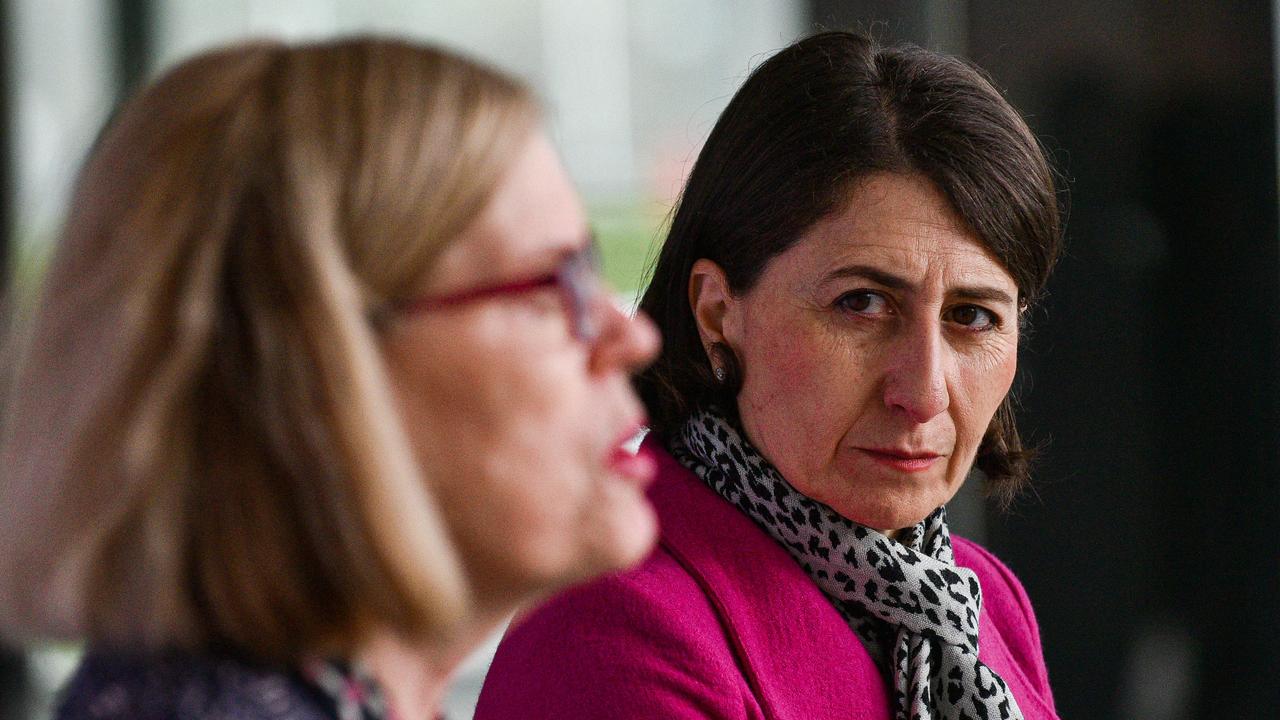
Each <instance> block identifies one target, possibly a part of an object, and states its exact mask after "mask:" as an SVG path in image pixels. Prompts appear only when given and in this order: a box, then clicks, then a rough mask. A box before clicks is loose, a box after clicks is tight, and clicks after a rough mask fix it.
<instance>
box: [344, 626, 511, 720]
mask: <svg viewBox="0 0 1280 720" xmlns="http://www.w3.org/2000/svg"><path fill="white" fill-rule="evenodd" d="M505 617H506V616H505V615H498V616H496V617H492V618H486V619H483V620H482V619H480V618H476V619H474V620H472V621H471V622H468V623H466V626H465V627H464V628H463V629H461V630H459V631H457V632H454V633H452V634H451V635H450V636H449V637H448V638H446V639H445V640H443V641H442V640H440V639H438V638H435V639H430V640H417V641H415V640H408V639H405V638H403V637H401V636H400V635H398V634H396V633H393V632H391V631H387V630H381V631H378V632H377V633H375V634H374V636H373V637H371V638H370V639H369V642H368V643H367V644H366V645H365V648H364V650H363V651H362V652H361V653H360V655H361V659H362V660H363V661H364V662H365V663H367V664H368V666H369V668H370V670H371V671H372V672H373V676H374V677H375V678H377V680H378V682H379V683H380V684H381V685H382V688H383V692H385V693H386V696H387V700H388V702H389V703H390V704H391V708H392V710H393V711H394V712H393V715H394V717H396V718H397V719H398V720H430V719H432V718H436V717H439V716H440V714H441V707H442V703H443V702H444V697H445V692H446V691H447V690H448V687H449V682H450V681H451V680H452V679H453V673H454V671H455V670H457V668H458V665H459V664H460V663H461V662H462V661H463V660H464V659H466V657H467V655H468V654H470V653H471V652H472V651H473V650H475V649H476V648H477V647H479V645H480V644H481V643H482V642H484V640H485V639H486V638H487V637H489V635H490V634H491V633H493V632H494V631H495V630H496V629H497V628H498V626H499V625H500V624H501V622H502V620H503V619H505Z"/></svg>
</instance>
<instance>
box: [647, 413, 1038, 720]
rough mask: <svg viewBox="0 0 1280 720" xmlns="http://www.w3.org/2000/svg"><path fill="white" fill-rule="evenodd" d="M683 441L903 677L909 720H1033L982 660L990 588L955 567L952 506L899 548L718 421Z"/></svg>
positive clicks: (688, 458)
mask: <svg viewBox="0 0 1280 720" xmlns="http://www.w3.org/2000/svg"><path fill="white" fill-rule="evenodd" d="M671 444H672V446H673V447H672V448H671V450H672V453H673V454H674V455H675V457H676V459H677V460H679V461H680V462H681V464H683V465H684V466H685V467H687V468H689V469H690V470H692V471H693V472H694V473H696V474H697V475H698V477H700V478H702V480H703V481H704V482H706V483H707V484H708V485H710V486H711V488H712V489H714V490H715V491H716V492H718V493H719V494H720V495H721V496H723V497H724V498H725V499H726V500H728V501H729V502H731V503H733V504H734V505H735V506H736V507H737V508H738V509H739V510H741V511H742V512H744V513H746V514H747V516H748V517H750V518H751V519H753V520H754V521H755V522H756V524H758V525H759V526H760V527H761V528H763V529H764V530H765V531H766V532H768V533H769V534H770V535H772V536H773V538H774V539H775V540H777V541H778V542H779V543H781V544H782V546H783V547H785V548H786V549H787V551H788V552H789V553H791V556H792V557H794V558H795V559H796V561H797V562H799V563H800V565H801V566H803V567H804V570H805V572H806V573H807V574H808V575H809V577H811V578H813V581H814V582H815V583H817V585H818V587H819V588H821V589H822V591H823V592H824V593H825V594H826V595H827V597H828V598H829V599H830V600H831V602H832V604H834V605H835V607H836V609H837V610H839V612H840V614H841V615H842V616H844V618H845V620H846V621H847V622H848V623H849V626H850V627H851V628H852V629H853V631H854V632H855V634H856V635H857V636H858V638H860V639H861V640H862V642H863V645H864V646H865V647H866V648H867V650H868V651H869V652H870V653H871V655H872V657H873V658H875V659H876V661H877V662H878V663H879V665H880V667H881V668H882V669H884V670H885V671H886V673H887V674H891V676H892V677H891V680H892V684H893V702H894V717H895V718H896V719H897V720H943V719H944V718H945V719H946V720H975V719H977V718H982V719H984V720H995V719H996V718H1001V719H1002V720H1015V719H1016V720H1021V718H1022V712H1021V711H1020V710H1019V709H1018V704H1017V703H1016V702H1015V701H1014V699H1013V694H1012V693H1010V692H1009V688H1008V686H1006V685H1005V683H1004V680H1002V679H1001V678H1000V676H999V675H997V674H996V673H995V671H993V670H992V669H991V668H989V667H987V665H986V664H985V663H983V662H982V661H981V660H979V659H978V611H979V609H980V608H981V607H982V589H981V588H980V587H979V585H978V578H977V577H976V576H975V575H974V574H973V571H972V570H969V569H967V568H961V567H956V565H955V559H954V558H953V556H952V552H951V535H950V533H949V532H948V531H947V521H946V512H945V510H944V509H943V508H938V509H937V510H936V511H934V512H933V514H931V515H929V517H927V518H925V519H924V520H923V521H921V522H920V523H919V524H917V525H915V526H914V527H911V528H907V529H905V530H904V531H903V533H902V536H901V538H900V539H899V540H897V541H896V542H895V541H894V540H891V539H889V538H888V537H886V536H885V535H883V534H881V533H879V532H876V531H875V530H871V529H869V528H866V527H863V526H861V525H858V524H857V523H854V522H851V521H850V520H847V519H845V518H844V517H842V516H840V515H839V514H837V513H836V512H835V511H834V510H832V509H831V508H830V507H827V506H826V505H824V504H822V503H820V502H818V501H816V500H813V499H811V498H809V497H807V496H805V495H803V494H801V493H800V492H799V491H797V490H796V489H795V488H793V487H792V486H791V485H790V483H788V482H787V481H786V480H785V479H784V478H783V477H782V475H781V474H779V473H778V471H777V470H776V469H775V468H774V467H773V465H771V464H770V463H769V461H768V460H766V459H764V457H762V456H761V455H760V454H759V453H758V452H757V451H756V450H755V448H753V447H752V446H751V444H750V443H748V442H747V441H746V439H745V438H743V437H742V435H740V434H739V433H738V431H737V430H736V429H735V428H734V427H733V426H732V425H730V424H729V423H728V422H727V421H725V420H724V419H723V418H722V417H720V416H719V415H718V414H716V413H713V412H706V411H702V412H697V413H695V414H694V415H693V416H692V417H691V418H690V419H689V421H688V422H687V423H686V424H685V426H684V429H683V432H682V433H681V436H680V437H678V438H674V439H673V440H672V442H671Z"/></svg>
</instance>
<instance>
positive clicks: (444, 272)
mask: <svg viewBox="0 0 1280 720" xmlns="http://www.w3.org/2000/svg"><path fill="white" fill-rule="evenodd" d="M585 236H586V212H585V210H584V209H583V207H582V202H581V200H580V199H579V198H578V194H577V192H576V191H575V190H574V188H573V184H572V182H571V181H570V180H569V177H568V174H567V173H566V172H565V170H564V167H563V165H562V164H561V163H560V159H559V157H558V156H557V154H556V152H555V149H554V148H552V146H551V143H550V141H549V140H548V139H547V138H546V136H545V135H544V134H543V133H542V132H540V131H539V132H535V133H533V134H532V135H531V136H530V138H529V140H528V141H526V142H525V143H524V145H523V146H522V147H521V150H520V151H519V152H518V153H517V154H516V156H515V157H514V158H513V159H512V162H511V165H510V166H509V167H508V168H507V170H506V172H505V173H504V174H503V176H502V179H501V180H499V182H498V184H497V186H496V187H495V189H494V192H493V195H492V196H491V197H490V198H489V202H488V204H487V205H486V206H485V208H484V210H483V211H481V213H480V215H479V216H478V217H477V218H476V220H475V222H473V223H472V224H471V225H470V226H468V227H467V228H466V229H465V230H464V231H463V232H462V233H461V234H460V235H459V236H458V238H457V239H456V240H454V242H452V243H450V245H449V247H448V248H447V249H446V250H445V251H444V253H443V254H442V255H441V257H440V261H439V264H438V265H437V270H436V271H435V272H434V273H433V276H434V277H435V278H436V279H437V282H435V283H433V284H435V285H442V286H443V285H448V286H453V285H466V284H467V282H469V281H474V280H480V279H487V278H494V277H504V276H509V275H513V274H518V273H520V272H522V271H523V272H526V273H527V272H529V271H531V270H542V269H545V266H547V265H548V264H550V263H552V262H554V260H555V259H556V258H558V257H562V256H563V255H564V254H565V253H566V252H568V251H570V250H573V249H575V248H577V247H579V246H580V245H581V244H582V242H583V240H584V238H585Z"/></svg>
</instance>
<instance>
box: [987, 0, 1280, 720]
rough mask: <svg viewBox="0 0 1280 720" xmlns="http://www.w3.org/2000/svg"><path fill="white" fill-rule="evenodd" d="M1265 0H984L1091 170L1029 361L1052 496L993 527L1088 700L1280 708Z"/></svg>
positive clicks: (1135, 709)
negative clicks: (1276, 673) (1018, 0)
mask: <svg viewBox="0 0 1280 720" xmlns="http://www.w3.org/2000/svg"><path fill="white" fill-rule="evenodd" d="M1271 27H1272V24H1271V17H1270V8H1269V7H1268V4H1267V3H1257V2H1254V3H1244V2H1234V1H1231V0H1216V1H1209V2H1202V1H1201V0H1194V1H1192V0H1174V1H1172V2H1153V1H1149V0H1129V1H1122V0H1074V1H1073V2H1070V3H1059V4H1039V3H1036V4H1031V3H1014V2H1007V1H999V0H975V1H974V2H972V3H971V12H970V40H971V50H972V53H973V58H974V59H975V60H976V61H977V62H978V63H979V64H981V65H983V66H984V67H986V68H987V69H988V70H989V71H991V73H992V74H993V75H994V76H995V77H996V78H997V79H998V80H999V81H1000V82H1001V83H1003V84H1004V85H1005V86H1006V87H1007V90H1008V94H1009V96H1010V98H1011V99H1012V100H1013V102H1014V103H1015V104H1016V105H1018V106H1019V107H1021V108H1022V109H1024V110H1026V111H1028V113H1029V115H1030V121H1031V123H1032V125H1033V126H1034V127H1035V129H1036V131H1037V132H1038V133H1039V134H1040V135H1041V137H1043V138H1044V139H1045V140H1046V142H1047V143H1048V145H1049V146H1050V147H1051V148H1052V149H1054V150H1056V154H1057V156H1058V160H1059V164H1060V166H1061V167H1062V169H1063V170H1064V172H1065V174H1066V175H1067V176H1068V177H1069V178H1070V183H1069V185H1070V190H1071V215H1070V222H1069V224H1068V254H1067V256H1066V257H1065V258H1064V260H1063V262H1062V265H1061V266H1060V267H1059V270H1058V272H1057V273H1056V275H1055V277H1054V279H1053V282H1052V285H1051V294H1050V297H1049V300H1048V303H1047V307H1046V311H1045V313H1043V314H1042V316H1041V317H1038V318H1037V319H1036V320H1037V321H1036V335H1035V337H1034V338H1033V339H1032V342H1031V345H1030V347H1029V348H1028V350H1029V352H1027V353H1025V354H1024V357H1023V362H1024V370H1026V371H1028V372H1029V375H1030V378H1031V380H1032V382H1033V385H1034V389H1033V392H1031V393H1030V394H1029V395H1027V396H1026V412H1025V414H1024V418H1023V420H1024V428H1026V429H1029V430H1030V431H1031V432H1032V433H1033V434H1035V435H1036V436H1038V437H1040V438H1045V439H1048V440H1050V445H1049V446H1048V451H1047V453H1046V456H1045V461H1044V463H1043V464H1042V465H1041V467H1040V468H1039V472H1038V481H1039V484H1040V490H1039V499H1038V500H1037V501H1036V502H1032V503H1027V504H1024V506H1023V507H1022V508H1020V510H1019V512H1017V513H1016V514H1015V515H1013V516H1011V517H1008V518H1005V519H1003V520H1001V521H999V522H997V523H995V525H994V527H993V532H992V540H993V544H994V545H995V548H996V550H997V551H998V552H999V554H1000V555H1002V556H1003V557H1004V558H1005V559H1006V560H1007V561H1009V563H1010V564H1011V565H1013V566H1014V568H1015V569H1016V570H1017V571H1018V574H1019V576H1020V577H1021V578H1022V579H1023V581H1024V582H1025V583H1026V585H1027V587H1028V590H1029V591H1030V593H1031V595H1032V597H1033V598H1034V600H1035V603H1036V606H1037V610H1038V612H1039V616H1040V620H1041V628H1042V631H1043V638H1044V643H1045V651H1046V656H1047V658H1048V660H1049V666H1050V673H1051V677H1052V680H1053V683H1054V686H1055V689H1056V696H1057V698H1058V701H1059V708H1060V710H1061V712H1062V715H1063V716H1064V717H1088V718H1101V719H1104V720H1105V719H1108V718H1130V717H1143V718H1151V719H1152V720H1160V719H1161V718H1171V719H1172V718H1182V719H1189V718H1219V717H1224V718H1225V717H1230V718H1270V717H1274V716H1275V712H1276V708H1277V707H1280V683H1277V682H1276V681H1275V680H1274V678H1273V677H1272V676H1273V674H1274V669H1275V668H1276V667H1280V620H1278V619H1277V618H1280V563H1278V562H1277V560H1276V558H1277V557H1278V556H1280V553H1278V552H1277V551H1278V550H1280V533H1277V532H1276V530H1275V520H1274V518H1275V517H1276V516H1277V512H1280V483H1277V480H1276V479H1277V477H1280V407H1278V404H1277V397H1278V394H1280V393H1278V391H1280V355H1278V354H1277V349H1280V323H1278V322H1277V318H1278V317H1280V302H1278V301H1277V298H1280V245H1278V243H1277V239H1278V225H1280V223H1278V221H1277V197H1276V159H1275V143H1276V136H1275V132H1276V130H1275V109H1274V108H1275V105H1274V96H1273V95H1274V69H1273V61H1272V38H1271Z"/></svg>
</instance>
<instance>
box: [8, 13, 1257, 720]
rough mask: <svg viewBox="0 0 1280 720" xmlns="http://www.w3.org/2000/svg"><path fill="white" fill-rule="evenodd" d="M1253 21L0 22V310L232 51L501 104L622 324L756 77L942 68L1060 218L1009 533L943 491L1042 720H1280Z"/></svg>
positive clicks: (478, 671) (26, 694) (37, 698)
mask: <svg viewBox="0 0 1280 720" xmlns="http://www.w3.org/2000/svg"><path fill="white" fill-rule="evenodd" d="M1275 17H1276V11H1275V8H1274V7H1273V3H1270V2H1264V1H1263V0H1251V1H1250V0H1060V1H1059V2H1053V3H1049V2H1021V1H1019V0H889V1H884V2H870V1H867V2H862V1H858V0H431V1H430V2H425V1H422V0H219V1H218V2H206V1H204V0H0V87H2V88H3V92H2V93H0V248H2V249H3V251H2V252H0V277H3V278H6V279H7V282H6V292H8V293H10V294H11V296H12V297H11V300H18V301H20V300H21V297H22V295H23V293H25V292H27V291H28V290H29V288H30V286H31V282H32V281H33V280H34V279H35V278H37V277H38V275H39V272H40V268H41V265H42V262H43V258H44V257H45V255H46V253H47V251H48V249H49V247H50V245H51V243H52V241H53V239H54V237H55V236H56V233H57V231H58V227H59V224H60V222H61V219H62V217H63V214H64V210H65V203H66V201H67V195H68V189H69V186H70V183H71V181H72V178H73V177H74V174H75V172H76V171H77V169H78V167H79V165H80V163H81V162H82V159H83V158H84V155H85V152H86V149H87V147H88V145H89V144H90V143H91V142H92V139H93V137H94V136H95V134H96V133H97V131H98V129H99V127H100V126H101V124H102V123H103V122H104V120H105V119H106V118H107V117H108V115H109V114H110V112H111V109H112V107H113V106H114V105H115V104H116V103H117V102H118V101H119V100H120V98H121V97H122V96H123V95H125V94H126V93H128V92H129V90H130V89H131V88H132V87H134V86H135V85H136V84H137V83H139V82H141V81H145V80H146V79H147V78H149V77H152V76H153V75H154V74H155V73H156V72H158V71H159V70H161V69H163V68H165V67H167V66H168V65H170V64H171V63H173V62H174V61H176V60H178V59H180V58H182V57H184V56H186V55H188V54H190V53H192V52H194V51H197V50H200V49H202V48H205V47H208V46H210V45H215V44H220V43H225V42H230V41H234V40H237V39H240V38H244V37H247V36H271V37H282V38H286V39H302V38H312V37H323V36H328V35H333V34H338V33H349V32H377V33H394V34H398V35H405V36H409V37H413V38H419V39H424V40H430V41H434V42H439V43H442V44H445V45H448V46H450V47H454V48H457V49H461V50H463V51H465V52H468V53H471V54H473V55H475V56H479V57H481V58H484V59H487V60H489V61H490V62H492V63H494V64H496V65H498V66H500V67H502V68H504V69H506V70H507V71H509V72H512V73H514V74H516V75H518V76H520V77H523V78H524V79H525V80H527V81H528V82H529V83H530V84H531V85H532V86H533V87H535V88H536V89H537V91H538V92H539V94H540V95H541V96H542V98H543V99H544V101H545V103H546V106H547V110H548V120H549V125H550V127H551V130H552V133H553V136H554V137H555V138H556V140H557V142H558V143H559V145H560V147H561V148H562V152H563V153H564V156H565V159H566V162H567V165H568V167H569V170H570V173H571V174H572V175H573V177H574V178H575V180H576V181H577V183H578V185H579V188H580V190H581V191H582V193H583V194H584V196H585V197H586V198H587V200H588V204H589V206H590V214H591V216H592V220H593V223H594V224H595V226H596V228H597V231H598V233H599V235H600V236H601V240H602V243H603V245H604V250H605V263H606V273H607V274H608V275H609V277H610V279H611V280H612V282H613V284H614V287H615V288H616V289H617V290H618V291H619V292H620V293H622V294H623V295H624V296H625V297H627V298H629V299H631V298H634V297H635V294H636V291H637V290H638V289H639V287H640V286H641V283H642V282H643V271H644V264H645V260H646V258H647V257H648V256H649V254H650V252H651V250H652V247H653V244H654V243H655V241H658V240H660V238H661V233H662V224H663V221H664V218H665V216H666V213H667V212H668V210H669V209H670V206H671V203H672V201H673V199H674V198H675V197H676V195H677V193H678V191H679V188H680V185H681V183H682V181H683V178H684V176H685V174H686V172H687V170H688V168H689V166H690V164H691V163H692V160H693V158H694V157H695V156H696V153H697V151H698V148H699V147H700V145H701V143H702V141H703V139H704V138H705V137H706V135H707V133H708V132H709V131H710V129H711V125H712V124H713V123H714V121H715V118H716V116H717V115H718V113H719V112H720V110H721V109H722V108H723V107H724V105H725V104H726V103H727V102H728V99H729V97H730V96H731V94H732V93H733V91H734V90H735V89H736V87H737V86H738V85H739V84H740V83H741V82H742V80H743V79H744V78H745V76H746V74H747V73H748V72H749V70H750V69H751V68H752V67H753V66H755V65H756V64H758V63H759V62H760V61H761V60H762V59H763V58H764V57H767V56H768V54H770V53H771V52H772V51H774V50H776V49H778V48H780V47H782V46H784V45H786V44H787V43H789V42H790V41H791V40H793V39H795V38H796V37H798V36H800V35H802V34H805V33H807V32H811V31H813V30H815V29H817V28H819V27H822V28H845V27H855V28H861V29H864V30H869V31H870V32H872V33H873V34H875V35H877V36H878V37H880V38H881V39H882V40H885V41H906V42H913V43H916V44H920V45H923V46H926V47H930V48H934V49H939V50H943V51H947V52H951V53H955V54H958V55H961V56H964V57H967V58H969V59H971V60H973V61H975V62H976V63H978V64H979V65H980V66H982V67H983V68H985V69H986V70H987V71H988V72H989V73H990V74H991V75H992V77H993V78H994V79H995V82H996V84H997V86H999V87H1001V88H1002V89H1004V90H1005V91H1006V93H1007V95H1008V97H1009V99H1010V100H1011V101H1012V102H1013V103H1014V105H1016V106H1017V107H1018V108H1020V109H1021V110H1022V111H1023V112H1024V114H1025V115H1026V116H1027V118H1028V121H1029V122H1030V124H1031V126H1032V128H1033V129H1034V130H1035V131H1036V132H1037V133H1038V134H1039V136H1040V137H1041V139H1042V140H1043V142H1044V144H1045V145H1046V147H1047V148H1048V149H1049V151H1050V152H1051V153H1052V155H1053V157H1054V159H1055V163H1056V165H1057V167H1058V169H1059V171H1060V172H1061V174H1062V178H1063V186H1064V188H1066V189H1067V190H1068V192H1069V198H1070V205H1069V221H1068V225H1067V231H1068V245H1067V255H1066V257H1065V258H1064V260H1063V262H1062V264H1061V265H1060V266H1059V269H1058V271H1057V274H1056V276H1055V278H1054V280H1053V282H1052V284H1051V294H1050V296H1049V298H1048V301H1047V302H1046V303H1045V306H1044V307H1043V308H1042V309H1041V310H1040V311H1038V312H1037V314H1036V317H1035V318H1034V319H1033V332H1032V335H1031V336H1030V337H1029V338H1028V340H1027V341H1026V343H1025V346H1024V348H1023V354H1022V367H1021V371H1020V378H1019V382H1018V387H1019V392H1020V396H1021V398H1022V401H1023V406H1024V407H1023V419H1022V422H1023V428H1024V432H1026V433H1027V434H1029V435H1030V436H1031V437H1032V438H1033V439H1034V440H1035V441H1037V442H1039V443H1040V444H1041V445H1042V447H1043V454H1042V457H1041V462H1040V464H1039V466H1038V470H1037V472H1036V481H1037V485H1036V490H1035V491H1034V492H1033V493H1031V494H1030V495H1029V496H1028V497H1026V498H1024V499H1023V500H1022V501H1021V502H1019V503H1018V504H1017V505H1016V506H1015V507H1014V508H1013V509H1012V511H1010V512H1008V513H1000V512H997V511H995V510H993V509H991V508H988V507H986V506H984V504H983V502H982V500H981V497H980V496H979V495H978V494H977V493H976V492H972V491H966V492H965V493H964V494H963V495H962V497H960V498H958V499H957V501H956V503H955V505H956V507H954V508H953V513H952V514H953V517H955V518H956V523H957V525H958V526H959V532H961V533H963V534H967V535H969V536H971V537H974V538H975V539H979V540H981V541H983V542H985V543H987V544H988V545H989V546H991V547H992V548H993V549H994V550H995V551H996V552H997V553H998V554H999V555H1000V556H1001V557H1002V558H1004V559H1005V560H1006V561H1007V563H1008V564H1009V565H1010V566H1012V568H1013V569H1014V570H1015V572H1016V573H1017V574H1018V576H1019V577H1020V578H1021V579H1022V580H1023V582H1024V583H1025V584H1026V587H1027V589H1028V592H1029V593H1030V595H1031V597H1032V600H1033V602H1034V603H1035V606H1036V610H1037V612H1038V616H1039V620H1040V625H1041V632H1042V638H1043V642H1044V647H1045V654H1046V657H1047V660H1048V664H1049V670H1050V679H1051V681H1052V683H1053V686H1054V690H1055V696H1056V699H1057V702H1058V708H1059V711H1060V713H1061V715H1062V716H1063V717H1064V718H1071V719H1076V718H1089V719H1093V720H1110V719H1119V718H1134V719H1140V720H1192V719H1195V720H1199V719H1216V718H1232V719H1252V718H1268V719H1274V718H1276V717H1278V716H1280V679H1277V677H1276V676H1277V674H1278V672H1280V532H1277V528H1278V524H1277V518H1278V517H1280V300H1278V298H1280V233H1278V220H1277V165H1276V148H1277V126H1276V115H1277V112H1276V111H1277V103H1278V99H1280V95H1278V94H1277V89H1276V71H1275V68H1276V63H1277V47H1276V39H1275V38H1276V33H1275V30H1276V28H1277V23H1276V20H1275ZM2 481H3V479H2V477H0V482H2ZM970 490H972V489H970ZM75 654H76V648H73V647H52V648H49V647H44V648H34V649H30V648H29V649H24V650H21V651H19V650H17V649H3V648H0V719H3V720H8V719H9V718H14V719H19V718H43V717H46V716H47V713H48V711H49V706H50V703H51V702H52V701H53V698H54V697H55V696H54V693H55V692H56V688H57V686H58V684H59V683H60V682H61V681H62V678H63V677H65V674H66V673H67V672H68V671H69V669H70V668H71V667H72V666H73V664H74V662H75ZM486 662H487V660H486V656H485V654H484V653H483V652H482V653H479V654H477V656H476V657H474V658H473V659H472V660H470V661H469V662H468V665H467V667H466V668H465V669H464V672H463V673H462V674H461V675H460V677H459V681H458V683H457V685H456V688H455V691H454V693H453V696H452V697H451V698H450V705H449V708H448V712H449V716H450V718H463V717H469V713H470V709H469V708H470V704H471V703H473V702H474V694H475V692H476V691H477V690H478V687H479V683H480V681H481V679H482V678H483V672H484V667H485V664H486Z"/></svg>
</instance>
